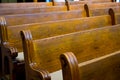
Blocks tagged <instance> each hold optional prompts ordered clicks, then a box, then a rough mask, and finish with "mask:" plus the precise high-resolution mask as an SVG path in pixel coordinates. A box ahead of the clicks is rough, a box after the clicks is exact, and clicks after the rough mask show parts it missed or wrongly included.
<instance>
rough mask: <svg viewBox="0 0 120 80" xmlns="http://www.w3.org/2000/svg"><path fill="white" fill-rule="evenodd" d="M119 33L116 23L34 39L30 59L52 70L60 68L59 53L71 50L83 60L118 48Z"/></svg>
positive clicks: (119, 47)
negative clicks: (114, 24)
mask: <svg viewBox="0 0 120 80" xmlns="http://www.w3.org/2000/svg"><path fill="white" fill-rule="evenodd" d="M119 35H120V26H119V25H116V26H109V27H104V28H97V29H93V30H88V31H87V30H86V31H81V32H76V33H71V34H66V35H62V36H56V37H51V38H46V39H41V40H36V41H34V43H33V45H34V53H32V54H31V56H32V57H31V61H32V62H36V63H38V64H37V65H38V66H39V67H41V68H45V69H47V70H48V71H50V72H52V71H54V70H56V69H57V70H58V69H60V66H58V65H60V63H59V60H57V58H59V55H60V54H61V53H65V52H69V51H70V52H73V53H74V54H75V55H76V57H77V59H78V62H83V61H86V60H90V59H92V58H95V57H100V56H103V55H105V54H109V53H112V52H114V51H117V50H119V49H120V46H119V44H120V42H119V41H120V40H119V39H120V38H119ZM106 46H109V47H106ZM43 53H44V54H43ZM78 53H80V54H78ZM27 54H29V53H27ZM29 55H30V54H29ZM47 56H48V57H49V58H46V57H47ZM39 63H40V64H39ZM51 64H52V65H51ZM46 65H50V66H51V67H48V66H46Z"/></svg>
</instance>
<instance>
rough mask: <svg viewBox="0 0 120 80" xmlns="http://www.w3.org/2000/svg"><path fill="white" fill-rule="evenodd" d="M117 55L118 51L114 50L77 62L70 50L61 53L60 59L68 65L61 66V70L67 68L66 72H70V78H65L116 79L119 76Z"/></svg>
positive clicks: (86, 79)
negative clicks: (66, 66)
mask: <svg viewBox="0 0 120 80" xmlns="http://www.w3.org/2000/svg"><path fill="white" fill-rule="evenodd" d="M119 57H120V51H116V52H113V53H110V54H108V55H104V56H101V57H98V58H94V59H92V60H89V61H85V62H82V63H78V62H77V61H76V57H75V55H74V54H73V53H72V52H67V53H64V54H61V58H62V59H61V60H62V61H63V60H64V61H65V62H67V63H64V65H68V67H69V68H65V67H63V70H65V71H66V69H68V70H67V71H68V72H66V73H67V74H68V73H70V74H71V75H70V77H71V78H70V79H67V80H92V79H95V80H118V79H119V76H120V69H119V66H120V63H119V62H120V59H119ZM73 61H74V63H73ZM77 63H78V64H77ZM74 72H75V73H74ZM63 73H64V71H63ZM68 75H69V74H68ZM68 75H67V76H68ZM76 75H77V76H76ZM66 78H68V77H66ZM79 78H80V79H79Z"/></svg>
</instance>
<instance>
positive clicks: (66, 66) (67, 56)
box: [60, 52, 80, 80]
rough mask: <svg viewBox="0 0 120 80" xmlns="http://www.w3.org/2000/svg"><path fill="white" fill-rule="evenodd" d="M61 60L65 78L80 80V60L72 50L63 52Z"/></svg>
mask: <svg viewBox="0 0 120 80" xmlns="http://www.w3.org/2000/svg"><path fill="white" fill-rule="evenodd" d="M60 61H61V65H62V73H63V80H80V77H79V66H78V61H77V59H76V57H75V55H74V54H73V53H72V52H67V53H64V54H61V55H60Z"/></svg>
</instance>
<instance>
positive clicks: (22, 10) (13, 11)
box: [0, 6, 67, 15]
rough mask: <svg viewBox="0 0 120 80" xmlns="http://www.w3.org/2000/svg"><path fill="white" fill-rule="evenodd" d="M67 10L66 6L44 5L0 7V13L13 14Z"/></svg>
mask: <svg viewBox="0 0 120 80" xmlns="http://www.w3.org/2000/svg"><path fill="white" fill-rule="evenodd" d="M57 11H67V8H66V6H49V7H48V6H46V7H35V8H34V7H33V8H13V9H12V8H10V9H9V8H5V9H0V15H13V14H30V13H41V12H57Z"/></svg>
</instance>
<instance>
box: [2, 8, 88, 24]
mask: <svg viewBox="0 0 120 80" xmlns="http://www.w3.org/2000/svg"><path fill="white" fill-rule="evenodd" d="M4 17H5V20H6V22H7V26H13V25H21V24H30V23H40V22H45V21H56V20H64V19H72V18H81V17H87V16H86V12H85V11H81V10H78V11H59V12H50V13H36V14H17V15H4Z"/></svg>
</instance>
